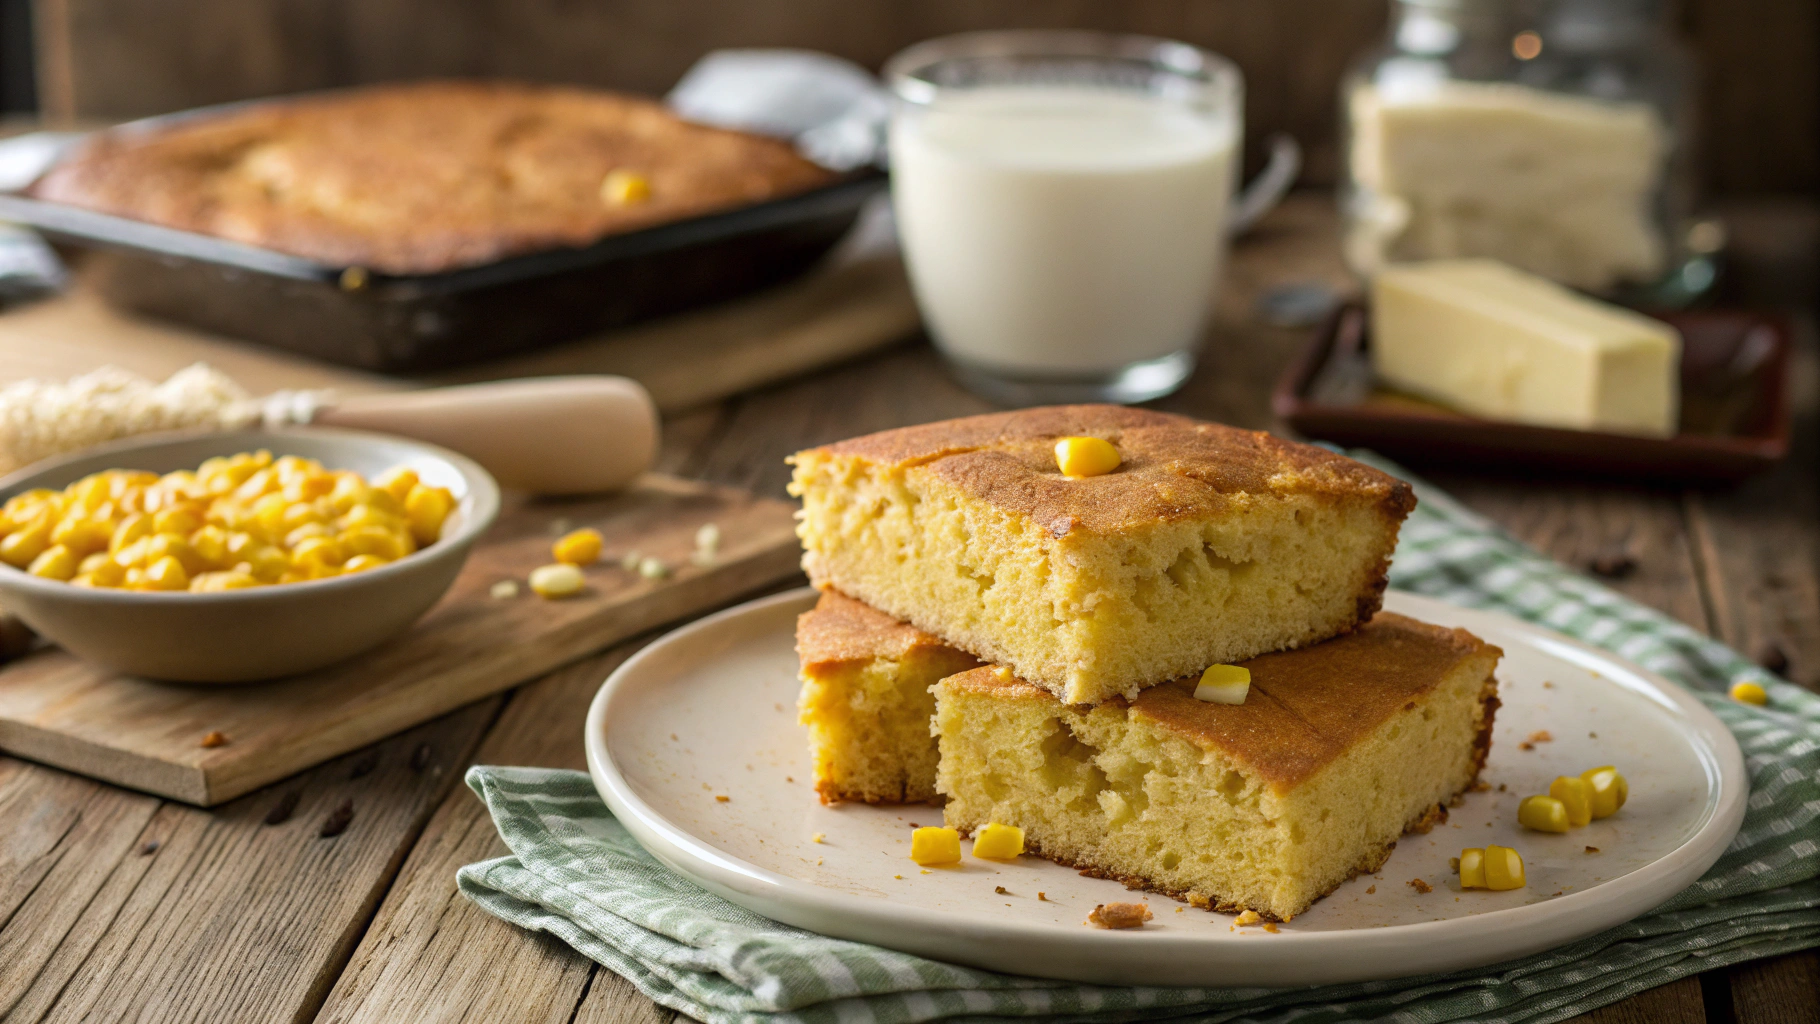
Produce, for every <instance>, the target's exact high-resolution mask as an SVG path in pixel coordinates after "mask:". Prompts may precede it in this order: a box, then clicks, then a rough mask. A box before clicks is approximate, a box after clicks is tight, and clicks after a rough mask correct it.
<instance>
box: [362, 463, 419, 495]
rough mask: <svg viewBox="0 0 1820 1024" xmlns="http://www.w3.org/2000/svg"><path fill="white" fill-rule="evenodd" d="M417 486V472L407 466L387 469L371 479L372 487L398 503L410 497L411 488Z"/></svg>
mask: <svg viewBox="0 0 1820 1024" xmlns="http://www.w3.org/2000/svg"><path fill="white" fill-rule="evenodd" d="M417 484H418V480H417V471H416V470H414V469H412V468H411V467H409V466H397V467H394V468H392V469H388V470H386V471H385V472H383V473H381V474H379V475H378V476H376V477H374V478H373V487H374V488H375V489H377V490H381V491H384V492H386V493H387V494H390V495H391V496H392V497H393V498H395V499H397V500H398V501H399V502H403V501H404V499H406V498H408V497H410V496H411V488H413V487H416V486H417Z"/></svg>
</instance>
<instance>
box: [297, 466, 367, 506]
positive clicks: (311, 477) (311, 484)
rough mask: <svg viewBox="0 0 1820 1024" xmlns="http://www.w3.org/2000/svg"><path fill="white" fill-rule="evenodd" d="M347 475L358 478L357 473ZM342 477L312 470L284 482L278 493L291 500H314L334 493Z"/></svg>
mask: <svg viewBox="0 0 1820 1024" xmlns="http://www.w3.org/2000/svg"><path fill="white" fill-rule="evenodd" d="M348 475H349V476H352V477H353V478H354V479H355V480H359V479H360V476H359V475H358V474H348ZM344 479H346V477H341V476H336V475H335V474H333V473H325V472H323V471H321V470H313V471H311V472H308V473H305V474H303V475H302V476H299V477H296V478H295V479H293V480H291V481H290V482H289V483H286V484H285V485H284V490H283V491H282V492H280V493H282V494H283V495H284V496H285V497H287V498H289V499H291V500H292V501H315V500H316V499H317V498H326V497H328V496H329V495H330V494H332V493H334V491H335V488H336V487H338V486H340V485H341V481H342V480H344Z"/></svg>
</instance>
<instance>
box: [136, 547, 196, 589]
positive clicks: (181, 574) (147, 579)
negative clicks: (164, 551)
mask: <svg viewBox="0 0 1820 1024" xmlns="http://www.w3.org/2000/svg"><path fill="white" fill-rule="evenodd" d="M139 585H140V586H142V587H144V588H145V589H147V590H188V589H189V587H190V573H189V570H188V569H185V568H184V567H183V563H182V562H179V561H177V559H175V558H173V557H171V556H170V555H166V556H164V557H163V558H160V559H158V560H157V561H156V562H153V563H152V564H150V565H148V566H146V567H145V572H144V575H143V576H142V577H141V580H140V584H139Z"/></svg>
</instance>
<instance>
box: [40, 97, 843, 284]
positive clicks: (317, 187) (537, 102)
mask: <svg viewBox="0 0 1820 1024" xmlns="http://www.w3.org/2000/svg"><path fill="white" fill-rule="evenodd" d="M615 169H624V170H628V171H634V172H637V173H638V174H640V175H642V176H643V177H644V178H645V179H646V180H647V181H649V183H650V188H651V194H650V197H649V198H648V199H647V200H645V201H643V202H637V203H627V204H616V203H612V202H608V201H605V200H603V198H602V196H601V184H602V181H603V179H604V178H605V177H606V175H607V173H608V172H609V171H612V170H615ZM831 178H832V175H831V174H830V173H829V172H828V171H826V170H824V169H822V168H820V167H817V166H816V165H815V164H812V163H810V162H809V161H807V160H804V159H803V158H802V157H801V156H799V155H797V153H796V152H795V150H794V149H793V148H792V147H791V146H790V145H789V144H788V143H786V142H782V141H779V140H775V139H768V138H763V137H761V136H756V135H750V134H747V133H744V132H735V131H727V130H724V129H719V128H710V127H707V126H704V125H697V124H691V123H689V122H686V121H683V120H681V119H679V118H678V117H676V115H675V114H673V113H671V112H670V111H669V110H668V109H667V108H665V107H664V106H663V105H662V104H660V103H657V102H654V101H652V100H647V99H643V98H639V97H634V96H627V95H621V94H615V93H608V92H601V91H596V90H588V89H578V88H568V87H559V86H543V85H528V84H517V83H508V82H424V83H415V84H400V85H386V86H374V87H369V88H361V89H350V90H346V91H341V92H335V93H327V94H322V95H317V96H306V97H299V98H295V99H287V100H276V101H272V102H269V103H260V104H256V105H251V106H248V107H247V108H245V109H242V110H236V111H230V112H226V113H222V114H219V115H209V116H204V117H199V118H196V119H193V120H185V121H181V122H176V123H172V124H170V125H168V126H164V127H160V128H157V129H153V130H149V131H114V132H104V133H102V134H100V135H98V136H96V137H95V138H94V139H92V140H90V142H89V143H88V144H86V145H85V146H84V147H83V148H82V149H81V150H80V151H78V152H77V153H75V154H73V155H72V156H70V157H69V158H68V159H66V160H63V161H60V162H59V163H58V164H57V166H56V167H54V168H53V169H52V170H51V171H49V172H48V173H47V174H46V175H45V176H44V177H43V178H42V179H40V180H39V181H38V182H36V183H35V184H34V185H33V187H32V194H33V195H34V196H36V197H37V198H40V199H46V200H51V201H55V202H62V203H69V204H71V205H75V206H82V207H87V208H89V209H95V210H100V211H103V212H106V213H112V214H116V215H119V216H123V217H131V218H134V219H136V220H143V221H148V222H151V223H154V224H161V225H164V226H167V227H173V228H180V229H183V230H187V231H195V232H200V233H202V234H208V235H215V236H218V237H221V238H227V239H232V240H234V241H238V242H245V243H248V244H251V245H257V246H261V247H263V248H268V249H275V250H277V251H280V252H288V253H292V254H294V255H298V256H303V257H306V258H309V259H314V260H318V261H320V262H323V263H327V264H330V265H333V266H361V267H367V268H370V269H372V270H376V271H379V272H382V273H390V274H427V273H436V272H440V271H445V270H451V269H455V268H457V267H463V266H473V265H478V264H482V263H489V262H492V261H494V260H498V259H500V258H503V257H506V256H511V255H516V254H520V253H526V252H533V251H538V250H543V249H553V248H561V247H564V246H582V245H588V244H590V243H593V242H595V241H598V240H599V239H601V238H603V237H605V236H607V235H609V234H614V233H617V232H623V231H629V230H634V229H637V228H641V227H649V226H652V225H655V224H661V223H665V222H669V221H674V220H681V219H685V218H688V217H693V216H697V215H700V214H703V213H707V212H709V211H712V210H717V209H728V208H732V207H737V206H743V205H747V204H750V203H754V202H760V201H763V200H766V199H773V198H777V197H779V196H783V195H788V194H791V193H794V192H800V191H803V190H805V189H808V188H812V187H814V186H816V185H820V184H824V183H826V182H828V181H829V180H831Z"/></svg>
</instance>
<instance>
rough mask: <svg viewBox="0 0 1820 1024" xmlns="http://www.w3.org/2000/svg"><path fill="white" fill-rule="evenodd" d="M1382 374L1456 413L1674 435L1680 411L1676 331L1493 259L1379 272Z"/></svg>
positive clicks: (1374, 316) (1375, 285)
mask: <svg viewBox="0 0 1820 1024" xmlns="http://www.w3.org/2000/svg"><path fill="white" fill-rule="evenodd" d="M1371 304H1372V308H1371V360H1372V367H1373V369H1374V370H1375V371H1376V372H1377V375H1378V378H1379V380H1381V381H1383V382H1384V383H1385V384H1388V385H1390V386H1391V387H1394V388H1397V389H1398V390H1401V391H1406V392H1409V393H1410V394H1414V395H1419V396H1421V397H1423V398H1428V399H1431V400H1433V401H1436V402H1440V403H1442V404H1444V405H1448V406H1451V407H1453V408H1455V409H1458V410H1460V411H1461V412H1465V413H1470V414H1472V415H1475V416H1482V417H1485V418H1488V419H1499V420H1514V421H1517V422H1521V423H1534V424H1538V425H1541V426H1548V427H1565V428H1569V429H1577V430H1605V431H1613V432H1616V433H1627V434H1644V435H1653V436H1668V435H1672V434H1673V433H1674V432H1675V427H1676V424H1677V422H1678V420H1679V416H1680V365H1681V336H1680V334H1678V333H1677V332H1676V331H1675V329H1674V328H1672V327H1670V326H1668V325H1667V324H1664V323H1662V322H1661V321H1658V320H1652V319H1650V318H1649V317H1646V316H1643V315H1642V314H1640V313H1633V312H1631V311H1630V310H1627V309H1620V308H1618V307H1616V306H1612V305H1610V304H1608V303H1604V302H1599V301H1597V300H1594V299H1589V298H1585V297H1583V296H1580V295H1578V294H1575V293H1574V292H1570V291H1568V290H1567V289H1565V288H1563V287H1561V286H1560V285H1557V284H1555V283H1554V282H1552V281H1547V280H1544V279H1543V278H1540V277H1536V276H1534V275H1531V274H1526V273H1524V272H1522V271H1520V270H1516V269H1515V268H1512V267H1509V266H1506V265H1504V264H1502V263H1499V262H1497V261H1495V260H1434V261H1429V262H1422V263H1406V264H1397V265H1393V266H1390V267H1386V268H1384V269H1383V270H1381V271H1379V272H1378V274H1377V276H1376V277H1374V278H1373V279H1372V285H1371Z"/></svg>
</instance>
